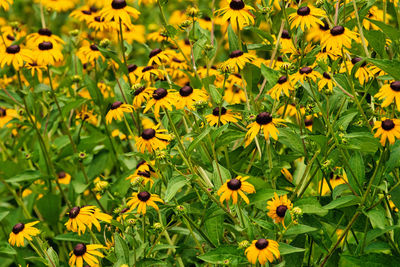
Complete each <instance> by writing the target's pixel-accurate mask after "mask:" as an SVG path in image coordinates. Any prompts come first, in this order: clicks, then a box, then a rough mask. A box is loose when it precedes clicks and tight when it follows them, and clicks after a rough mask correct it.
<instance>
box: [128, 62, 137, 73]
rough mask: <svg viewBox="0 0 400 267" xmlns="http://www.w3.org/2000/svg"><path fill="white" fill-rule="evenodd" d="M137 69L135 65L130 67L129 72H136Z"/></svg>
mask: <svg viewBox="0 0 400 267" xmlns="http://www.w3.org/2000/svg"><path fill="white" fill-rule="evenodd" d="M136 69H137V66H136V65H135V64H130V65H128V71H129V72H132V71H135V70H136Z"/></svg>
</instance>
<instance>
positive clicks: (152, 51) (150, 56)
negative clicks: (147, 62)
mask: <svg viewBox="0 0 400 267" xmlns="http://www.w3.org/2000/svg"><path fill="white" fill-rule="evenodd" d="M161 52H162V50H161V49H160V48H156V49H153V50H151V52H150V54H149V58H152V57H154V56H156V55H158V54H160V53H161Z"/></svg>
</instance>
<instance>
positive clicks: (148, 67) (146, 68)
mask: <svg viewBox="0 0 400 267" xmlns="http://www.w3.org/2000/svg"><path fill="white" fill-rule="evenodd" d="M152 69H154V67H153V66H146V67H144V68H143V69H142V73H144V72H146V71H149V70H152Z"/></svg>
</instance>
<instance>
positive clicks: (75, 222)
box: [65, 206, 112, 235]
mask: <svg viewBox="0 0 400 267" xmlns="http://www.w3.org/2000/svg"><path fill="white" fill-rule="evenodd" d="M68 217H69V219H68V221H67V222H66V223H65V226H66V227H67V229H68V230H69V231H72V232H77V233H78V235H81V233H85V231H86V228H89V229H92V225H93V224H94V225H95V226H96V228H97V230H98V231H100V229H101V228H100V223H99V221H98V220H102V221H105V222H110V221H111V218H112V217H111V216H110V215H108V214H105V213H102V212H100V210H99V209H98V208H97V207H96V206H85V207H73V208H72V209H71V210H70V211H69V212H68Z"/></svg>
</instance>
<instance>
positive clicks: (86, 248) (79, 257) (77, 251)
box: [68, 243, 105, 267]
mask: <svg viewBox="0 0 400 267" xmlns="http://www.w3.org/2000/svg"><path fill="white" fill-rule="evenodd" d="M104 248H105V247H104V246H103V245H95V244H93V245H85V244H83V243H79V244H76V245H75V247H74V250H73V251H71V252H70V253H69V256H70V257H71V258H70V259H69V261H68V263H69V266H72V267H74V266H76V267H83V262H86V263H87V264H88V265H89V266H93V267H94V266H99V260H98V259H97V258H96V257H95V256H97V257H100V258H103V257H104V255H103V253H101V252H98V251H97V249H104Z"/></svg>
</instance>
